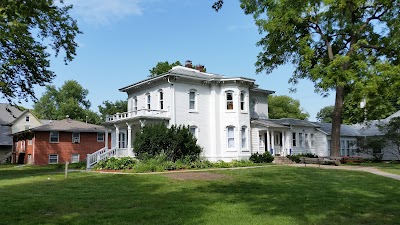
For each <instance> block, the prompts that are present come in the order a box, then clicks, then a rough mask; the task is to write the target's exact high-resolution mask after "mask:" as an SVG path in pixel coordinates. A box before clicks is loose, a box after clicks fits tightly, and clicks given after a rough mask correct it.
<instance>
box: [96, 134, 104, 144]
mask: <svg viewBox="0 0 400 225" xmlns="http://www.w3.org/2000/svg"><path fill="white" fill-rule="evenodd" d="M97 142H104V133H97Z"/></svg>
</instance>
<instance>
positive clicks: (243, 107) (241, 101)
mask: <svg viewBox="0 0 400 225" xmlns="http://www.w3.org/2000/svg"><path fill="white" fill-rule="evenodd" d="M244 94H245V93H244V92H241V93H240V110H242V111H243V110H245V107H246V106H245V95H244Z"/></svg>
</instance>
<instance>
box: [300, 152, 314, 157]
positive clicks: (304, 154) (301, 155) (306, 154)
mask: <svg viewBox="0 0 400 225" xmlns="http://www.w3.org/2000/svg"><path fill="white" fill-rule="evenodd" d="M297 156H299V157H306V158H318V155H316V154H313V153H310V152H307V153H302V154H298V155H297Z"/></svg>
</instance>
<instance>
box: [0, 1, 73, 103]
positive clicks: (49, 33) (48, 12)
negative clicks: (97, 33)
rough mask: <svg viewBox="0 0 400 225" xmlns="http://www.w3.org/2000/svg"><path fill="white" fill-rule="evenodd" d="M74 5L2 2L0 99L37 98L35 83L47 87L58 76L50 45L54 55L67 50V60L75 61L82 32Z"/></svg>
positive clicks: (0, 8) (0, 21)
mask: <svg viewBox="0 0 400 225" xmlns="http://www.w3.org/2000/svg"><path fill="white" fill-rule="evenodd" d="M71 8H72V6H70V5H64V3H63V1H56V2H54V1H53V0H35V1H25V0H2V1H0V92H1V94H0V95H1V96H0V98H4V99H6V100H7V101H8V102H10V103H15V101H17V102H21V100H24V101H28V100H36V97H35V93H34V91H33V90H34V88H33V87H34V85H41V86H44V85H46V84H47V83H48V82H50V81H51V80H52V79H53V78H54V76H55V74H54V72H53V71H51V70H50V60H49V58H50V51H48V49H47V47H51V49H52V50H53V52H54V54H55V56H58V54H59V53H60V52H62V53H64V54H65V57H64V62H65V63H67V62H69V61H71V60H73V58H74V56H75V54H76V47H77V46H78V45H77V43H76V42H75V37H76V35H77V34H79V33H81V32H80V31H79V29H78V26H77V23H76V20H74V19H73V18H71V17H70V16H69V14H68V13H69V11H70V9H71Z"/></svg>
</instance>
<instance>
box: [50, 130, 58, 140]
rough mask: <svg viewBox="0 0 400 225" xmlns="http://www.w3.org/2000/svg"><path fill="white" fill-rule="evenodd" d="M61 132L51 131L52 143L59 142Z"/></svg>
mask: <svg viewBox="0 0 400 225" xmlns="http://www.w3.org/2000/svg"><path fill="white" fill-rule="evenodd" d="M58 141H59V133H58V131H50V143H58Z"/></svg>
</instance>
